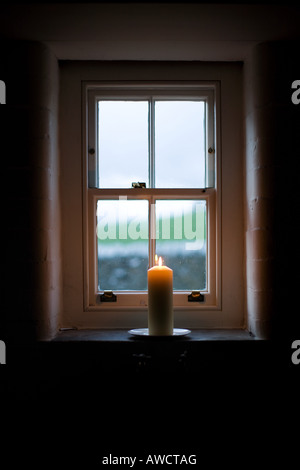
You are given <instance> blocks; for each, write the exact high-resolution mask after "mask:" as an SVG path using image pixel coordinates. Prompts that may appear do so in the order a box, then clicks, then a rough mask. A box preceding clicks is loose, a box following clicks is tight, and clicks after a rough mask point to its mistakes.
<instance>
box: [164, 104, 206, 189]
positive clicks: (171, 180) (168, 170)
mask: <svg viewBox="0 0 300 470" xmlns="http://www.w3.org/2000/svg"><path fill="white" fill-rule="evenodd" d="M204 126H205V104H204V102H203V101H156V102H155V182H156V187H157V188H162V187H165V188H201V187H204V186H205V129H204Z"/></svg>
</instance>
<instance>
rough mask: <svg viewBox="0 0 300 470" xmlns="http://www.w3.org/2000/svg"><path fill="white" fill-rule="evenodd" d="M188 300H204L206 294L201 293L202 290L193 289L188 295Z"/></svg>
mask: <svg viewBox="0 0 300 470" xmlns="http://www.w3.org/2000/svg"><path fill="white" fill-rule="evenodd" d="M188 301H189V302H204V295H203V294H201V292H200V291H198V290H193V291H192V292H191V293H190V294H189V295H188Z"/></svg>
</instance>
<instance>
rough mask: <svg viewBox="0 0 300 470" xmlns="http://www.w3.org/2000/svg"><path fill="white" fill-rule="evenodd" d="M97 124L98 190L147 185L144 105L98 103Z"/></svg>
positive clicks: (146, 128) (145, 106) (146, 123)
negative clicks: (135, 183)
mask: <svg viewBox="0 0 300 470" xmlns="http://www.w3.org/2000/svg"><path fill="white" fill-rule="evenodd" d="M98 122H99V128H98V152H99V187H100V188H130V187H131V183H133V182H137V181H139V182H145V183H148V101H99V102H98ZM147 187H148V184H147Z"/></svg>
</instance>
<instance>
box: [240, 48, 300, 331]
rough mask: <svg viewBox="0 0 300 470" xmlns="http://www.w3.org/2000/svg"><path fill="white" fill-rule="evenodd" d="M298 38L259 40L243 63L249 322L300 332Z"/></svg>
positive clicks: (256, 326) (253, 327) (257, 328)
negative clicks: (299, 290) (299, 300)
mask: <svg viewBox="0 0 300 470" xmlns="http://www.w3.org/2000/svg"><path fill="white" fill-rule="evenodd" d="M298 50H299V44H297V42H273V43H263V44H259V45H258V46H256V47H255V48H254V49H253V52H252V54H251V57H250V58H249V60H248V62H247V63H246V74H245V98H246V99H245V119H246V121H245V123H246V125H245V131H246V165H245V168H246V171H245V175H246V266H247V310H248V316H249V327H250V330H251V331H253V333H254V334H256V335H257V336H258V337H263V338H265V337H272V338H274V337H275V338H281V339H282V338H285V337H288V338H290V339H292V338H293V337H295V335H296V336H297V332H298V335H299V329H298V328H299V313H298V312H297V309H296V296H297V294H296V293H297V277H298V275H297V266H298V262H297V257H298V258H299V247H298V237H297V230H298V229H297V213H299V206H298V204H299V195H298V185H299V183H298V175H299V156H300V143H299V129H300V107H299V106H297V105H295V104H293V103H292V99H291V97H292V93H293V92H294V90H293V89H292V87H291V85H292V83H293V82H294V81H295V80H297V78H299V76H300V65H299V61H298V60H297V51H298Z"/></svg>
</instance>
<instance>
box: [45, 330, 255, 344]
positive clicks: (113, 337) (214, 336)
mask: <svg viewBox="0 0 300 470" xmlns="http://www.w3.org/2000/svg"><path fill="white" fill-rule="evenodd" d="M256 339H257V338H255V337H253V336H252V335H251V334H250V333H249V331H248V330H241V329H228V330H227V329H226V330H221V329H216V330H214V329H204V330H200V329H193V330H191V333H190V334H189V335H186V336H182V337H170V338H168V337H167V338H166V337H164V338H158V337H156V338H149V337H142V336H141V337H135V336H132V335H131V334H129V333H128V330H127V329H126V330H125V329H102V330H100V329H99V330H98V329H95V330H94V329H92V330H90V329H86V330H85V329H82V330H73V329H70V330H64V331H60V332H59V333H58V334H57V336H56V337H55V338H54V339H53V340H52V341H55V342H57V341H59V342H60V341H63V342H65V341H79V342H86V341H100V342H103V341H104V342H127V341H130V342H139V343H140V342H147V343H151V342H166V341H167V342H168V343H170V342H176V343H178V342H180V343H182V342H195V341H253V340H256Z"/></svg>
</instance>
